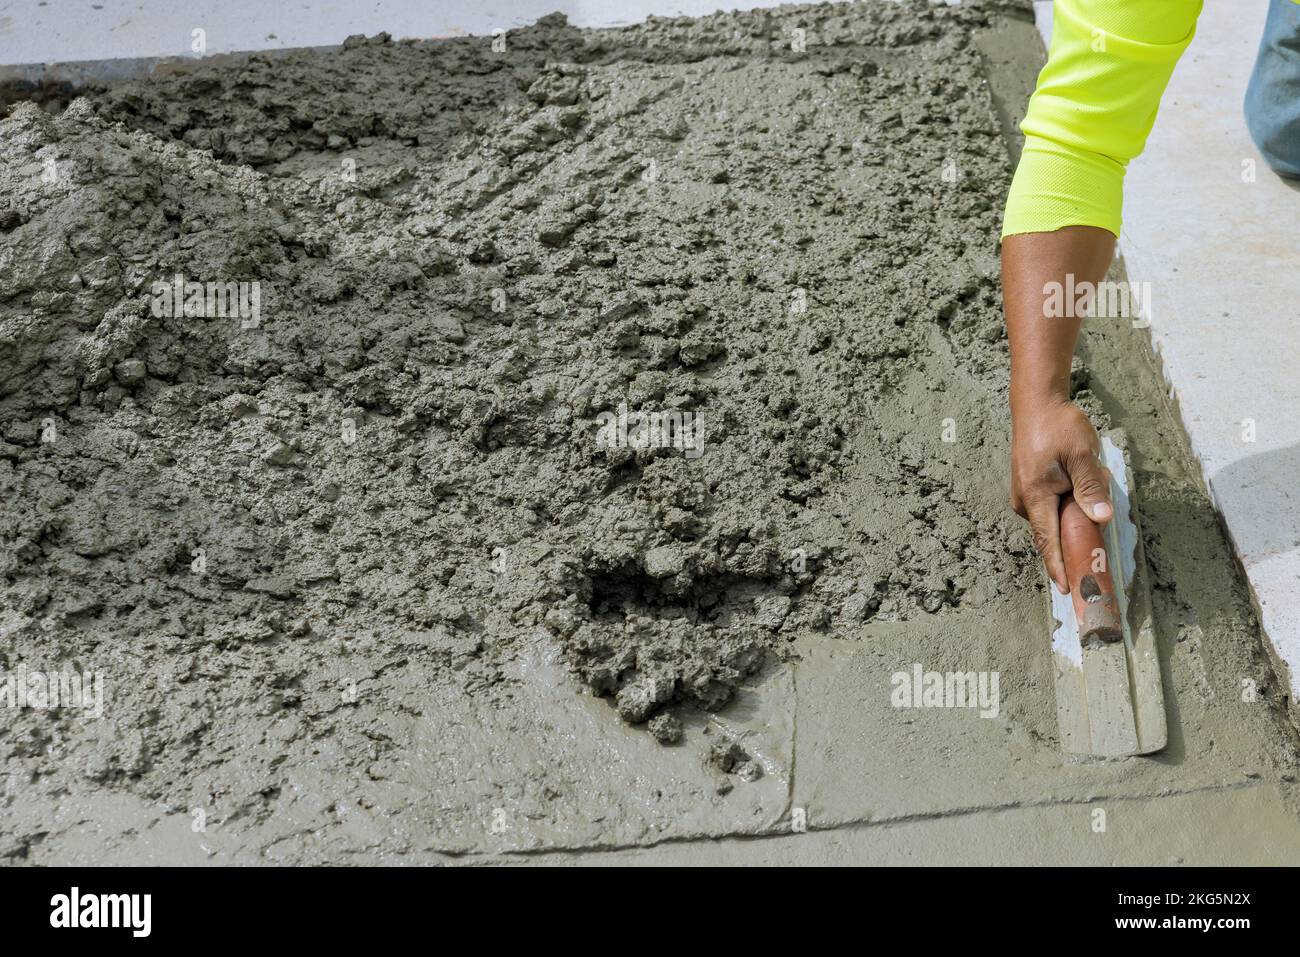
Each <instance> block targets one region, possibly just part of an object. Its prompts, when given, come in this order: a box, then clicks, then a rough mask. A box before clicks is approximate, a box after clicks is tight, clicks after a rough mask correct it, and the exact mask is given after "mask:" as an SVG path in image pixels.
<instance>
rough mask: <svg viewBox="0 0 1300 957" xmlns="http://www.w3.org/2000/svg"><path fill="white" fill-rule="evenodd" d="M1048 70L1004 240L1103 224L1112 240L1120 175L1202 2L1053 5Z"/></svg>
mask: <svg viewBox="0 0 1300 957" xmlns="http://www.w3.org/2000/svg"><path fill="white" fill-rule="evenodd" d="M1052 6H1053V12H1052V44H1051V50H1050V52H1049V54H1048V58H1047V65H1046V66H1044V67H1043V71H1042V72H1041V73H1040V74H1039V75H1038V87H1037V89H1035V91H1034V95H1033V96H1032V97H1030V100H1029V110H1028V111H1027V113H1026V114H1025V119H1024V121H1023V122H1022V123H1021V124H1020V129H1021V132H1023V133H1024V134H1025V146H1024V151H1023V152H1022V153H1021V156H1020V164H1019V166H1017V167H1016V175H1015V178H1014V179H1013V180H1012V181H1011V192H1010V194H1009V195H1008V196H1007V208H1006V214H1005V216H1004V217H1003V221H1002V235H1003V236H1004V237H1005V236H1012V235H1015V234H1016V233H1040V232H1051V231H1052V230H1055V229H1060V228H1061V227H1063V226H1080V225H1082V226H1100V227H1101V228H1102V229H1108V230H1110V231H1111V232H1112V233H1114V234H1115V235H1116V236H1118V235H1119V228H1120V208H1121V206H1122V204H1123V191H1124V169H1125V166H1126V164H1127V163H1128V161H1129V160H1131V159H1133V157H1135V156H1137V155H1138V154H1139V153H1141V152H1142V148H1143V146H1145V145H1146V140H1147V135H1148V134H1149V133H1150V132H1151V127H1152V125H1153V124H1154V123H1155V119H1156V109H1157V108H1158V107H1159V105H1160V97H1161V95H1162V94H1163V93H1164V91H1165V86H1166V85H1167V84H1168V83H1169V77H1170V76H1171V75H1172V74H1173V71H1174V64H1175V63H1177V62H1178V58H1179V57H1180V56H1182V53H1183V51H1184V50H1186V49H1187V46H1188V44H1190V43H1191V42H1192V36H1193V34H1194V33H1195V32H1196V18H1197V16H1198V15H1199V14H1200V12H1201V0H1055V3H1053V5H1052Z"/></svg>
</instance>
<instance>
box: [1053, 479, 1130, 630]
mask: <svg viewBox="0 0 1300 957" xmlns="http://www.w3.org/2000/svg"><path fill="white" fill-rule="evenodd" d="M1061 553H1062V554H1063V556H1064V558H1065V577H1066V579H1067V581H1068V582H1069V585H1070V598H1071V600H1072V601H1073V602H1074V616H1075V617H1076V618H1077V619H1078V620H1079V641H1080V642H1081V643H1082V644H1083V646H1084V647H1085V648H1086V647H1088V646H1089V645H1096V644H1099V643H1109V642H1112V641H1119V640H1120V639H1121V638H1123V637H1124V629H1123V625H1122V623H1121V622H1120V617H1119V603H1118V601H1116V599H1115V584H1114V582H1113V581H1112V580H1111V577H1110V560H1109V557H1108V556H1107V554H1106V548H1105V545H1104V544H1103V542H1102V539H1101V530H1100V529H1099V528H1098V527H1097V526H1096V524H1094V523H1093V521H1092V519H1090V518H1088V516H1087V515H1085V514H1083V509H1081V508H1079V505H1078V503H1077V502H1075V500H1074V498H1073V497H1072V496H1066V497H1064V498H1063V500H1062V502H1061Z"/></svg>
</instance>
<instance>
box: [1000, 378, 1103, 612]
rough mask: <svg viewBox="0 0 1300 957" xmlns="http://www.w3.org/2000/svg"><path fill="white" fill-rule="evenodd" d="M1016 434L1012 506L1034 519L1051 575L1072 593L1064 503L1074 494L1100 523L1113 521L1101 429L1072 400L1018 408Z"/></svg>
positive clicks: (1033, 527)
mask: <svg viewBox="0 0 1300 957" xmlns="http://www.w3.org/2000/svg"><path fill="white" fill-rule="evenodd" d="M1014 423H1015V424H1014V427H1013V429H1012V436H1011V507H1012V508H1014V509H1015V510H1016V513H1017V514H1019V515H1020V516H1021V517H1022V518H1027V519H1028V520H1029V527H1030V530H1031V531H1032V532H1033V535H1034V547H1035V548H1037V549H1038V552H1039V554H1040V555H1042V556H1043V562H1044V563H1045V564H1046V565H1047V574H1048V575H1050V576H1051V578H1052V581H1054V582H1055V583H1056V587H1057V588H1059V589H1060V590H1061V593H1062V594H1068V593H1069V591H1070V586H1069V584H1068V583H1067V582H1066V577H1065V562H1064V560H1063V559H1062V557H1061V535H1060V520H1059V510H1060V500H1061V496H1062V495H1068V494H1073V496H1074V500H1075V501H1076V502H1078V503H1079V508H1081V509H1082V510H1083V513H1084V514H1085V515H1087V516H1088V517H1089V518H1091V519H1092V520H1093V521H1094V522H1096V523H1097V524H1099V525H1102V524H1105V523H1106V522H1108V521H1110V518H1111V515H1112V514H1113V513H1114V509H1113V508H1112V506H1111V503H1110V472H1109V471H1108V470H1107V469H1106V467H1105V466H1103V465H1102V464H1101V462H1100V460H1099V459H1098V458H1097V451H1098V449H1099V448H1100V443H1099V442H1098V440H1097V430H1096V429H1094V428H1093V427H1092V423H1091V422H1089V421H1088V417H1087V416H1086V415H1084V414H1083V410H1081V409H1080V408H1079V407H1078V406H1077V405H1075V404H1074V403H1073V402H1065V401H1062V400H1052V401H1046V402H1042V403H1039V404H1036V405H1035V406H1034V407H1033V408H1031V409H1029V410H1027V411H1026V410H1024V409H1018V410H1017V414H1016V415H1015V416H1014Z"/></svg>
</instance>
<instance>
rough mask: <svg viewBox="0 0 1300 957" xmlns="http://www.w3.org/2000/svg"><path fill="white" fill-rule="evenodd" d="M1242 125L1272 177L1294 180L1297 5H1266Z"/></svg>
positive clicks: (1299, 137)
mask: <svg viewBox="0 0 1300 957" xmlns="http://www.w3.org/2000/svg"><path fill="white" fill-rule="evenodd" d="M1246 126H1247V128H1249V130H1250V135H1251V136H1252V137H1253V138H1254V140H1255V145H1256V146H1258V147H1259V151H1260V153H1261V154H1263V156H1264V161H1265V162H1266V163H1268V165H1269V166H1271V167H1272V168H1273V171H1274V172H1276V173H1279V174H1280V175H1282V176H1295V177H1300V4H1296V3H1292V2H1291V0H1270V3H1269V7H1268V22H1267V23H1265V25H1264V37H1263V39H1261V40H1260V44H1259V56H1258V57H1256V59H1255V70H1254V72H1253V73H1252V74H1251V76H1250V86H1248V87H1247V88H1246Z"/></svg>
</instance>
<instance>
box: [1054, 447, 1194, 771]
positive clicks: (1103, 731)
mask: <svg viewBox="0 0 1300 957" xmlns="http://www.w3.org/2000/svg"><path fill="white" fill-rule="evenodd" d="M1101 445H1102V456H1101V457H1102V461H1103V463H1104V464H1105V465H1106V467H1107V468H1109V469H1110V473H1111V484H1110V491H1111V501H1112V503H1113V504H1114V507H1115V517H1114V518H1113V519H1112V520H1111V521H1110V522H1109V523H1108V524H1107V525H1106V526H1105V528H1104V534H1103V536H1102V538H1103V542H1104V545H1105V549H1106V562H1107V567H1108V569H1109V571H1110V573H1111V576H1112V578H1113V580H1114V583H1115V591H1116V595H1117V598H1118V600H1119V605H1120V612H1121V618H1122V621H1123V630H1124V638H1123V641H1118V642H1114V643H1112V644H1102V645H1095V644H1094V645H1093V646H1092V647H1088V648H1084V647H1083V645H1082V643H1081V642H1080V640H1079V622H1078V619H1077V618H1076V617H1075V612H1074V605H1073V603H1072V601H1071V599H1070V596H1069V595H1062V594H1060V592H1058V591H1057V590H1056V589H1055V588H1053V587H1052V586H1051V585H1050V583H1049V585H1048V591H1049V593H1050V594H1051V602H1052V618H1053V619H1054V630H1053V632H1052V659H1053V663H1054V665H1055V673H1056V717H1057V724H1058V725H1059V727H1060V731H1061V747H1062V749H1063V750H1064V751H1066V752H1067V753H1070V754H1090V755H1096V756H1099V757H1123V756H1126V755H1133V754H1151V753H1153V752H1155V751H1159V750H1160V749H1162V748H1163V747H1164V746H1165V743H1166V741H1167V739H1168V730H1167V727H1166V723H1165V698H1164V690H1163V688H1162V686H1161V683H1160V662H1159V659H1158V658H1157V657H1156V647H1155V630H1154V628H1153V626H1152V620H1151V596H1150V587H1149V584H1148V579H1147V568H1146V557H1145V555H1144V554H1143V550H1142V536H1141V535H1140V534H1139V530H1138V525H1137V514H1136V511H1135V509H1134V508H1133V501H1132V494H1131V489H1132V488H1133V483H1132V477H1131V475H1130V474H1129V469H1128V464H1127V462H1126V461H1125V460H1124V453H1123V451H1122V450H1121V449H1120V447H1119V446H1118V445H1116V444H1115V442H1114V441H1113V440H1112V438H1111V436H1109V435H1107V436H1103V437H1102V443H1101Z"/></svg>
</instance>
